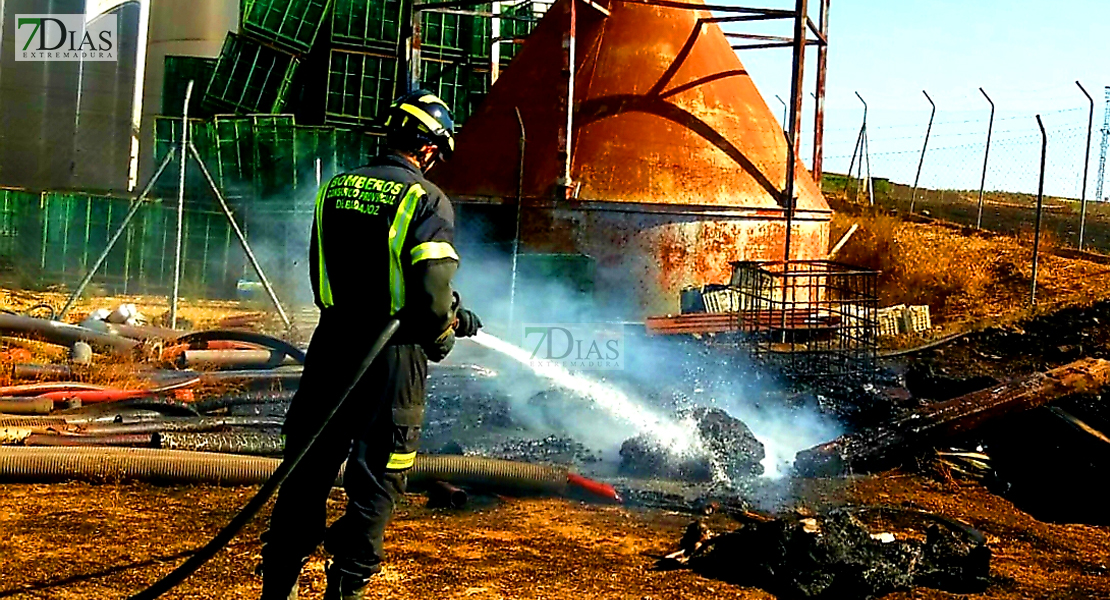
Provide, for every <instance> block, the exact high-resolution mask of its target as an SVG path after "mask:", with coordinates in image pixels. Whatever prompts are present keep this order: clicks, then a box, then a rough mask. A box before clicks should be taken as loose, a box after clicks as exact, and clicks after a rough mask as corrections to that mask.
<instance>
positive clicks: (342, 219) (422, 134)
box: [262, 90, 482, 600]
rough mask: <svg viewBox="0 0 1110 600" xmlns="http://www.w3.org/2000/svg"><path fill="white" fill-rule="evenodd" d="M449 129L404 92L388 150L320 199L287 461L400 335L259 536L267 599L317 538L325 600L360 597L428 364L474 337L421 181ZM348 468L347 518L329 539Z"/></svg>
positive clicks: (419, 411)
mask: <svg viewBox="0 0 1110 600" xmlns="http://www.w3.org/2000/svg"><path fill="white" fill-rule="evenodd" d="M452 129H453V123H452V119H451V114H450V112H449V110H448V108H447V105H446V104H445V103H444V102H443V101H442V100H440V99H439V98H437V97H436V96H434V95H433V94H431V93H429V92H427V91H424V90H417V91H415V92H412V93H409V94H406V95H405V96H402V97H401V98H399V99H398V100H397V101H395V102H394V103H393V105H392V106H391V107H390V112H389V115H388V119H387V121H386V131H387V133H386V139H385V144H386V147H387V151H385V152H384V153H382V154H381V155H379V156H378V157H377V158H375V159H374V160H372V161H371V162H370V164H369V165H367V166H365V167H362V168H360V169H356V170H354V171H352V172H350V173H344V174H342V175H337V176H335V177H333V178H332V179H331V180H330V181H329V182H328V183H327V185H325V186H323V187H322V188H321V189H320V191H319V193H318V195H317V198H316V215H315V219H314V220H313V224H312V242H311V249H310V252H311V256H310V264H311V268H310V271H311V278H312V288H313V291H314V293H315V299H316V304H317V306H319V307H320V324H319V325H318V326H317V328H316V331H315V333H313V335H312V341H311V343H310V344H309V347H308V358H307V360H306V361H305V366H304V374H303V376H302V378H301V385H300V388H299V389H298V390H297V394H296V395H295V396H294V398H293V401H292V403H291V404H290V406H289V412H288V414H287V416H286V419H285V425H284V427H283V428H282V433H283V434H284V435H285V438H286V452H289V453H292V452H293V451H295V450H297V449H299V448H300V447H301V446H300V445H302V444H304V443H306V438H307V437H308V436H310V435H311V434H312V432H313V431H315V430H316V429H317V428H318V427H319V426H320V425H321V422H322V420H323V419H324V417H325V415H327V414H328V412H329V411H330V409H331V407H332V406H334V403H335V402H337V401H338V400H339V397H340V395H341V394H342V391H343V390H344V389H345V388H346V386H348V385H350V383H351V381H352V380H353V379H354V376H355V372H356V370H357V369H358V366H359V364H360V363H361V362H362V360H363V358H364V357H365V353H366V352H367V351H368V350H369V347H370V346H371V344H372V343H373V341H374V339H375V338H376V337H377V334H378V333H379V332H380V331H381V330H382V328H383V327H384V325H385V324H386V323H387V322H388V321H389V320H390V318H392V317H397V318H398V319H399V320H400V321H401V328H400V329H399V330H398V332H397V334H396V335H395V336H394V338H393V340H392V342H391V343H390V344H389V345H388V346H387V347H386V348H385V350H383V352H382V354H381V355H380V356H379V357H378V358H377V359H376V360H375V361H374V363H373V364H372V365H371V367H370V370H369V371H368V372H367V373H366V376H365V377H364V378H363V379H362V380H361V382H360V383H359V384H358V387H356V388H355V389H354V390H353V391H352V393H351V396H350V398H349V399H348V400H347V402H345V403H344V406H343V408H342V409H341V410H340V412H339V414H337V415H336V417H335V418H334V419H332V421H331V422H329V423H328V425H327V428H326V429H325V430H324V432H323V434H322V435H321V436H320V437H319V438H318V440H317V443H316V444H315V445H314V446H313V447H312V449H311V450H310V451H309V452H308V454H307V455H306V456H305V457H304V459H303V460H302V461H301V462H300V464H299V465H297V467H296V468H295V469H293V471H292V472H291V473H290V475H289V478H288V479H287V480H286V481H285V483H284V484H283V485H282V486H281V490H280V491H279V493H278V497H277V501H276V503H275V505H274V510H273V514H272V516H271V519H270V528H269V530H268V531H267V532H266V533H264V534H263V536H262V539H263V542H264V544H263V549H262V599H263V600H286V599H289V598H296V597H297V578H298V575H299V574H300V571H301V567H302V566H303V565H304V563H305V562H306V561H307V558H308V556H309V555H310V554H311V553H312V552H313V551H314V550H315V549H316V547H317V545H319V543H320V541H321V540H323V542H324V548H325V549H326V550H327V551H328V552H329V553H330V554H331V555H332V561H331V563H330V564H329V565H328V568H327V579H328V587H327V592H326V593H325V596H324V597H325V599H326V600H353V599H358V598H362V597H363V592H364V590H365V589H366V587H367V584H368V582H369V580H370V577H371V576H372V575H373V574H374V573H377V572H378V570H379V569H380V566H381V562H382V558H383V554H382V537H383V535H384V532H385V527H386V523H387V521H388V520H389V517H390V515H391V513H392V511H393V504H394V500H395V498H396V497H397V496H399V495H400V494H403V493H404V489H405V475H404V473H405V471H406V470H407V469H409V468H411V467H412V465H413V461H414V460H415V457H416V450H417V445H418V442H419V439H420V427H421V424H422V422H423V420H424V382H425V379H426V377H427V374H428V360H429V359H430V360H432V361H433V362H438V361H440V360H443V358H444V357H445V356H447V353H448V352H450V351H451V348H452V346H453V345H454V343H455V338H456V337H467V336H472V335H474V334H475V333H477V331H478V328H479V327H481V326H482V323H481V321H480V320H479V319H478V317H477V316H476V315H475V314H474V313H473V312H471V311H469V310H467V309H465V308H462V307H461V306H460V300H459V295H458V294H457V293H455V292H453V291H452V289H451V278H452V276H453V275H454V273H455V270H456V268H457V267H458V261H459V257H458V254H457V253H456V252H455V248H454V246H453V245H452V243H453V237H454V214H453V211H452V208H451V203H450V201H449V200H448V198H447V197H446V196H445V195H444V194H443V192H441V191H440V190H439V188H437V187H436V186H435V185H433V184H432V183H430V182H429V181H428V180H427V179H425V178H424V173H425V172H427V170H428V169H429V168H431V166H432V165H433V164H434V163H435V162H436V161H437V160H446V159H448V158H449V157H450V155H451V153H452V151H453V150H454V144H455V141H454V137H453V133H452ZM344 460H346V461H347V466H346V470H345V473H344V476H343V486H344V489H345V490H346V492H347V508H346V512H345V513H344V514H343V516H342V517H340V518H339V519H338V520H337V521H336V522H335V523H333V524H332V525H331V527H327V528H325V524H326V510H325V509H326V502H327V499H328V494H329V492H330V491H331V488H332V484H333V482H334V481H335V479H336V476H337V474H338V472H339V468H340V465H341V464H342V463H343V461H344Z"/></svg>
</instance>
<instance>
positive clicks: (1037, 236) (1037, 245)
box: [1029, 115, 1048, 304]
mask: <svg viewBox="0 0 1110 600" xmlns="http://www.w3.org/2000/svg"><path fill="white" fill-rule="evenodd" d="M1037 127H1040V128H1041V179H1040V183H1038V184H1037V224H1036V225H1035V226H1034V229H1033V283H1032V287H1030V289H1029V303H1030V304H1036V303H1037V254H1038V253H1039V252H1040V249H1041V213H1042V212H1043V209H1044V163H1045V155H1046V154H1047V153H1048V134H1047V133H1045V130H1044V123H1042V122H1041V115H1037Z"/></svg>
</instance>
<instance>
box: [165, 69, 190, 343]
mask: <svg viewBox="0 0 1110 600" xmlns="http://www.w3.org/2000/svg"><path fill="white" fill-rule="evenodd" d="M192 96H193V81H192V80H189V85H188V86H186V87H185V106H184V107H183V108H182V111H181V165H180V166H181V169H180V177H179V178H178V188H177V237H176V238H175V241H174V254H173V297H172V298H170V329H177V296H178V294H179V292H180V291H181V246H182V244H183V242H184V240H182V239H181V237H182V231H183V227H182V226H183V224H184V220H185V163H186V162H188V154H187V152H188V151H189V145H188V142H189V100H190V99H191V98H192Z"/></svg>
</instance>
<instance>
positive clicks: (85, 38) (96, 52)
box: [15, 15, 119, 62]
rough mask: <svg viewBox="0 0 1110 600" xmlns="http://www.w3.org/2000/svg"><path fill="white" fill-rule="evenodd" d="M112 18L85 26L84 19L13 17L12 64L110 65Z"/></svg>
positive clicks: (114, 47) (113, 57) (115, 46)
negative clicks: (88, 63)
mask: <svg viewBox="0 0 1110 600" xmlns="http://www.w3.org/2000/svg"><path fill="white" fill-rule="evenodd" d="M118 45H119V37H118V31H117V30H116V15H104V16H102V17H100V18H98V19H96V20H95V21H93V22H91V23H88V24H86V23H85V15H16V16H15V60H16V61H74V62H76V61H114V60H116V53H117V50H118Z"/></svg>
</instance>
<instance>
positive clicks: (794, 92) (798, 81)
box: [783, 0, 808, 271]
mask: <svg viewBox="0 0 1110 600" xmlns="http://www.w3.org/2000/svg"><path fill="white" fill-rule="evenodd" d="M807 9H808V4H807V0H797V2H796V4H795V6H794V11H795V12H794V64H793V65H792V68H793V70H792V73H791V77H790V130H789V131H788V132H787V134H786V145H787V149H786V185H785V189H784V190H783V202H784V203H785V205H786V243H785V244H784V246H785V247H784V248H783V257H784V258H783V262H784V263H785V270H786V271H789V270H790V242H791V239H790V238H791V236H792V235H793V231H792V230H793V228H794V204H795V203H794V171H795V163H797V162H798V142H799V139H798V124H799V121H800V120H801V112H802V84H803V82H804V79H803V75H804V71H803V69H804V68H805V51H806V19H807V14H808V13H807Z"/></svg>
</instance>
